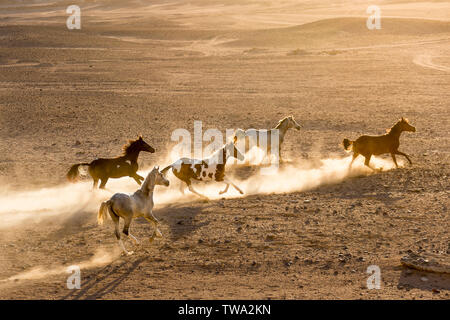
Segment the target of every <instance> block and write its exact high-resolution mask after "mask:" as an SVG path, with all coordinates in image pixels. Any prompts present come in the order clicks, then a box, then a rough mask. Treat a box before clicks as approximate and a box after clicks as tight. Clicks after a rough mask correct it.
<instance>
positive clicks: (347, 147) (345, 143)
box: [342, 139, 354, 151]
mask: <svg viewBox="0 0 450 320" xmlns="http://www.w3.org/2000/svg"><path fill="white" fill-rule="evenodd" d="M353 142H354V141H350V140H348V139H344V140H343V141H342V145H343V146H344V149H345V150H346V151H350V148H351V145H352V144H353Z"/></svg>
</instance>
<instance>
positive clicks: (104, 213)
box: [97, 200, 111, 225]
mask: <svg viewBox="0 0 450 320" xmlns="http://www.w3.org/2000/svg"><path fill="white" fill-rule="evenodd" d="M108 210H111V200H108V201H103V202H102V204H101V205H100V209H98V215H97V223H98V224H99V225H102V224H103V222H104V221H105V219H107V218H108Z"/></svg>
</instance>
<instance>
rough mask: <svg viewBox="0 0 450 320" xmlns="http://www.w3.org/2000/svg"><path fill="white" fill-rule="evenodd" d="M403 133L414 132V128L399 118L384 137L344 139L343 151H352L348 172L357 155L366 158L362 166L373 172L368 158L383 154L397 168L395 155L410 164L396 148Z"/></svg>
mask: <svg viewBox="0 0 450 320" xmlns="http://www.w3.org/2000/svg"><path fill="white" fill-rule="evenodd" d="M403 131H411V132H416V128H415V127H413V126H412V125H410V124H409V122H408V119H405V118H401V119H400V120H399V121H398V122H397V123H396V124H395V125H394V126H393V127H392V128H391V129H389V130H387V133H386V134H384V135H381V136H361V137H359V138H358V139H356V140H355V141H350V140H349V139H344V140H343V141H342V144H343V146H344V149H345V150H347V151H350V150H352V151H353V158H352V161H351V162H350V166H349V170H350V169H351V167H352V164H353V161H355V159H356V157H358V155H362V156H364V157H365V158H366V160H365V161H364V164H365V165H366V166H367V167H369V168H370V169H372V170H373V171H376V169H375V168H374V167H372V166H371V165H370V158H371V157H372V155H376V156H377V155H380V154H384V153H390V154H391V156H392V160H393V161H394V163H395V166H396V167H397V168H398V164H397V159H396V158H395V155H396V154H399V155H402V156H404V157H405V158H406V159H407V160H408V161H409V163H410V164H412V162H411V159H409V157H408V155H407V154H406V153H403V152H401V151H398V147H399V146H400V134H401V133H402V132H403Z"/></svg>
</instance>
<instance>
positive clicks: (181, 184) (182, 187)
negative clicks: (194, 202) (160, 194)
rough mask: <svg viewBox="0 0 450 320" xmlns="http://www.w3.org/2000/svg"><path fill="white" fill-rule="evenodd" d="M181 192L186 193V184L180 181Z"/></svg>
mask: <svg viewBox="0 0 450 320" xmlns="http://www.w3.org/2000/svg"><path fill="white" fill-rule="evenodd" d="M180 192H181V193H182V194H184V184H183V182H181V183H180Z"/></svg>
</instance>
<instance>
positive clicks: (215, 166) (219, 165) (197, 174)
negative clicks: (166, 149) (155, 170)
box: [161, 142, 244, 200]
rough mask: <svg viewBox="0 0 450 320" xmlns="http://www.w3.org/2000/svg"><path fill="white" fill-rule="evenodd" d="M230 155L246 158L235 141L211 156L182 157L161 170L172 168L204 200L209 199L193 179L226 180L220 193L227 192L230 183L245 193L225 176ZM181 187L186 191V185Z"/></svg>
mask: <svg viewBox="0 0 450 320" xmlns="http://www.w3.org/2000/svg"><path fill="white" fill-rule="evenodd" d="M229 157H234V158H236V159H238V160H241V161H242V160H244V155H243V154H242V153H241V152H240V151H239V150H238V149H237V148H236V146H235V145H234V143H233V142H229V143H227V144H225V145H224V146H223V147H222V148H221V149H219V150H217V151H216V152H214V153H213V154H212V155H211V156H209V157H208V158H205V159H202V160H198V159H190V158H181V159H179V160H177V161H175V162H174V163H172V164H171V165H169V166H167V167H165V168H164V169H162V170H161V172H162V173H166V172H167V171H168V170H169V169H172V172H173V174H174V175H175V177H177V178H178V179H180V180H181V181H183V182H184V183H186V185H187V186H188V188H189V191H191V192H192V193H194V194H196V195H198V196H199V197H200V198H203V199H204V200H209V199H208V197H206V196H204V195H202V194H200V193H198V192H197V191H195V190H194V188H193V187H192V181H191V180H196V181H208V180H209V181H217V182H224V183H225V184H226V187H225V190H223V191H221V192H219V194H223V193H225V192H227V191H228V187H229V186H230V184H231V185H232V186H233V187H234V188H235V189H236V190H237V191H239V193H240V194H243V193H244V192H243V191H242V190H241V189H239V187H238V186H236V185H235V184H234V183H233V182H232V181H231V180H229V179H228V178H227V177H226V176H225V165H226V163H227V160H228V158H229ZM181 188H182V189H181V191H182V192H183V193H184V185H181Z"/></svg>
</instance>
